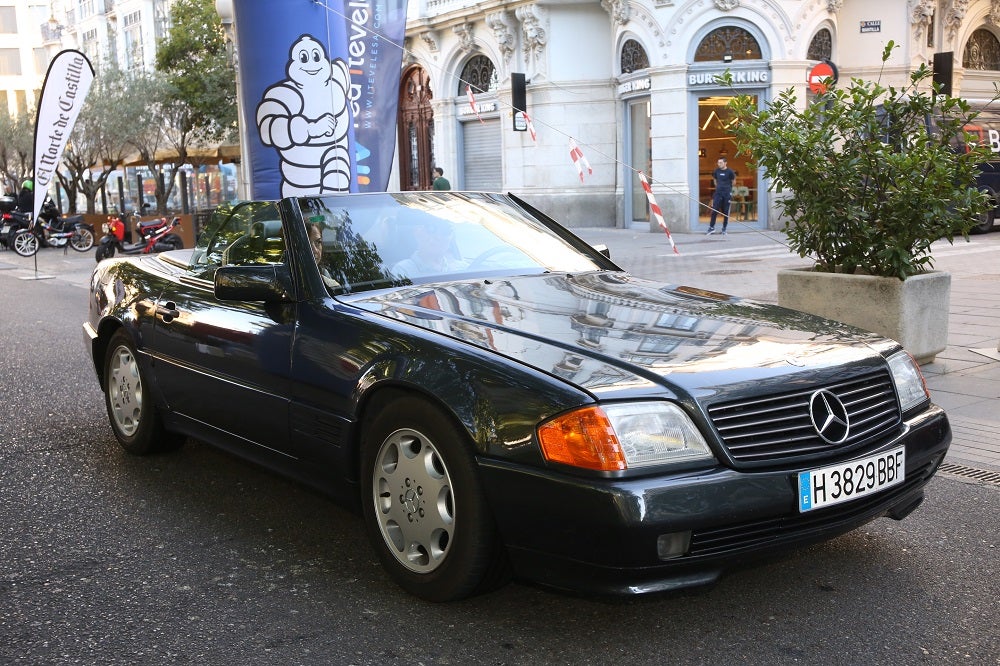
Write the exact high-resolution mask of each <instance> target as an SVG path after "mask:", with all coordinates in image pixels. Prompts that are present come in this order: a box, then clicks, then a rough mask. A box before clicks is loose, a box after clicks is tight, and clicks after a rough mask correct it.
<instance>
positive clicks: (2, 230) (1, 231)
mask: <svg viewBox="0 0 1000 666" xmlns="http://www.w3.org/2000/svg"><path fill="white" fill-rule="evenodd" d="M8 231H10V225H9V224H5V225H3V226H2V227H0V234H5V233H7V232H8Z"/></svg>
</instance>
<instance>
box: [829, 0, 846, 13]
mask: <svg viewBox="0 0 1000 666" xmlns="http://www.w3.org/2000/svg"><path fill="white" fill-rule="evenodd" d="M843 6H844V0H826V11H828V12H830V13H831V14H836V13H837V12H839V11H840V8H841V7H843Z"/></svg>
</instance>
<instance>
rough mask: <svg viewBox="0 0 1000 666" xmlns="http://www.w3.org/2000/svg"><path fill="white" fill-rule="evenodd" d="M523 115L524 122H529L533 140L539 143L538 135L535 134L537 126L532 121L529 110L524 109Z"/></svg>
mask: <svg viewBox="0 0 1000 666" xmlns="http://www.w3.org/2000/svg"><path fill="white" fill-rule="evenodd" d="M521 115H522V116H524V122H526V123H527V124H528V134H530V135H531V140H532V141H534V142H535V143H538V137H537V136H536V135H535V126H534V125H533V124H532V123H531V117H530V116H529V115H528V112H527V111H522V112H521Z"/></svg>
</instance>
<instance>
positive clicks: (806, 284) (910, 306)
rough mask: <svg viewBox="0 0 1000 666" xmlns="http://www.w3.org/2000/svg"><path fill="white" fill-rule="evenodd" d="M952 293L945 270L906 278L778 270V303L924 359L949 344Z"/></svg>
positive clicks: (799, 269) (928, 360)
mask: <svg viewBox="0 0 1000 666" xmlns="http://www.w3.org/2000/svg"><path fill="white" fill-rule="evenodd" d="M950 294H951V274H949V273H945V272H942V271H931V272H928V273H923V274H921V275H915V276H913V277H910V278H907V279H906V280H903V281H900V280H897V279H895V278H883V277H874V276H872V275H847V274H844V273H820V272H817V271H814V270H812V269H809V268H792V269H786V270H782V271H779V272H778V305H781V306H784V307H787V308H792V309H794V310H802V311H804V312H809V313H811V314H816V315H820V316H822V317H826V318H828V319H835V320H837V321H842V322H844V323H847V324H852V325H854V326H857V327H858V328H863V329H866V330H869V331H874V332H875V333H879V334H881V335H884V336H886V337H889V338H892V339H894V340H897V341H898V342H899V343H900V344H901V345H903V347H904V348H905V349H906V350H907V351H908V352H910V353H911V354H913V356H914V358H916V359H917V361H918V362H920V363H929V362H930V361H933V360H934V357H935V355H937V354H938V353H939V352H941V351H943V350H944V348H945V347H946V346H947V345H948V307H949V301H950Z"/></svg>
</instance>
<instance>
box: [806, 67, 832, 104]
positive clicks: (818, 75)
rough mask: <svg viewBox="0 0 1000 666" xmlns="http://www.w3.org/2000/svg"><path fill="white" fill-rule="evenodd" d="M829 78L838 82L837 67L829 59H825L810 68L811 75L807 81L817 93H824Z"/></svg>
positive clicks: (810, 88) (810, 87)
mask: <svg viewBox="0 0 1000 666" xmlns="http://www.w3.org/2000/svg"><path fill="white" fill-rule="evenodd" d="M827 79H830V80H832V81H833V82H834V83H836V82H837V67H836V65H834V64H833V63H832V62H830V61H829V60H824V61H823V62H820V63H817V64H816V65H814V66H813V68H812V69H810V70H809V77H808V78H807V79H806V81H807V82H808V83H809V90H811V91H812V92H814V93H816V94H817V95H822V94H823V93H825V92H826V81H827Z"/></svg>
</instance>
